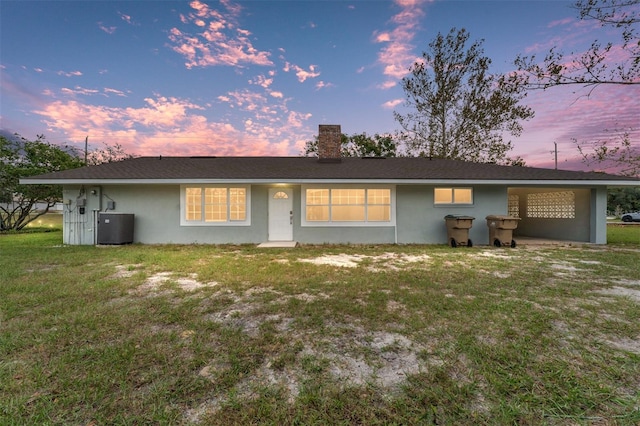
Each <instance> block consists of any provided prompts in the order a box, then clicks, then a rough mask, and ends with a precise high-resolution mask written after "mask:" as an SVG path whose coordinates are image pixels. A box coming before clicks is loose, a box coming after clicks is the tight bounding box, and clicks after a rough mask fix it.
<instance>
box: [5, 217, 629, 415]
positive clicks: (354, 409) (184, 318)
mask: <svg viewBox="0 0 640 426" xmlns="http://www.w3.org/2000/svg"><path fill="white" fill-rule="evenodd" d="M634 229H640V227H634ZM631 231H632V230H631V228H629V229H626V230H623V231H620V233H618V230H616V231H614V235H615V237H614V236H612V234H610V240H611V241H616V242H615V243H614V244H610V245H607V246H603V247H600V246H584V247H518V248H516V249H507V248H504V249H494V248H491V247H474V248H458V249H452V248H449V247H446V246H444V245H442V246H334V247H331V246H305V247H301V248H297V249H286V250H285V249H268V250H265V249H262V250H259V249H256V248H255V247H253V246H203V245H188V246H187V245H180V246H178V245H167V246H141V245H131V246H122V247H77V246H63V245H62V244H61V238H62V234H61V232H50V233H27V234H8V235H0V424H2V425H34V424H65V425H66V424H74V425H106V424H127V425H138V424H185V425H186V424H207V425H208V424H212V425H219V424H238V425H245V424H300V425H307V424H318V425H320V424H322V425H324V424H367V425H368V424H380V425H383V424H384V425H388V424H425V425H433V424H447V425H479V424H480V425H482V424H488V425H489V424H490V425H494V424H517V425H538V424H550V425H583V424H584V425H587V424H589V425H591V424H594V425H634V424H638V423H639V422H640V402H639V401H640V321H639V320H638V319H639V318H640V262H639V260H640V234H635V235H636V237H635V238H636V240H635V241H634V240H633V238H632V239H631V240H628V241H626V242H625V241H624V240H625V239H626V235H627V234H626V233H627V232H631ZM610 232H611V231H610ZM633 232H636V231H635V230H634V231H633Z"/></svg>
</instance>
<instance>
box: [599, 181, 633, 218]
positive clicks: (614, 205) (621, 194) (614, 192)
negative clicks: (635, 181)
mask: <svg viewBox="0 0 640 426" xmlns="http://www.w3.org/2000/svg"><path fill="white" fill-rule="evenodd" d="M607 210H609V212H610V213H612V214H614V215H615V216H618V217H620V216H622V214H623V213H627V212H635V211H640V187H636V188H611V189H609V191H608V192H607Z"/></svg>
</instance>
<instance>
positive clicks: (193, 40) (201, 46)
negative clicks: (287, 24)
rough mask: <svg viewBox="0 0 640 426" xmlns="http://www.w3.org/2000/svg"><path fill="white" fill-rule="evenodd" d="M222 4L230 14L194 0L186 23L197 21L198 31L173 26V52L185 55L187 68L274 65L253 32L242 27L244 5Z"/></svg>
mask: <svg viewBox="0 0 640 426" xmlns="http://www.w3.org/2000/svg"><path fill="white" fill-rule="evenodd" d="M220 4H221V5H222V6H223V7H224V8H225V11H226V13H224V14H223V13H221V12H219V11H217V10H215V9H211V8H209V6H208V5H206V4H204V3H202V2H200V1H198V0H194V1H192V2H191V3H190V6H191V8H192V9H193V10H194V12H192V13H190V14H188V15H186V16H185V15H182V16H181V21H182V23H183V24H186V25H188V24H193V25H194V26H195V27H196V28H195V30H196V33H195V34H189V33H186V32H183V31H181V30H179V29H178V28H172V29H171V30H170V31H169V40H170V41H171V42H172V44H173V46H172V47H171V48H172V49H173V51H175V52H177V53H179V54H180V55H182V56H184V57H185V59H186V62H185V65H186V67H187V68H193V67H208V66H218V65H226V66H242V65H243V64H254V65H263V66H270V65H273V63H272V62H271V60H270V59H269V56H270V55H271V54H270V53H269V52H266V51H259V50H258V49H256V48H255V47H253V44H252V42H251V40H250V39H249V37H250V36H251V32H249V31H247V30H245V29H242V28H240V26H239V23H238V17H239V15H240V13H241V11H242V7H241V6H239V5H235V4H233V3H231V2H229V1H222V2H220Z"/></svg>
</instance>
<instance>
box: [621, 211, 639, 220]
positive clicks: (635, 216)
mask: <svg viewBox="0 0 640 426" xmlns="http://www.w3.org/2000/svg"><path fill="white" fill-rule="evenodd" d="M620 219H622V221H623V222H640V212H633V213H625V214H623V215H622V217H621V218H620Z"/></svg>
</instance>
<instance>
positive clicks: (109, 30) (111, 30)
mask: <svg viewBox="0 0 640 426" xmlns="http://www.w3.org/2000/svg"><path fill="white" fill-rule="evenodd" d="M98 28H100V29H101V30H102V31H104V32H105V33H107V34H113V33H115V32H116V29H118V27H114V26H111V27H107V26H105V25H104V24H103V23H102V22H98Z"/></svg>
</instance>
